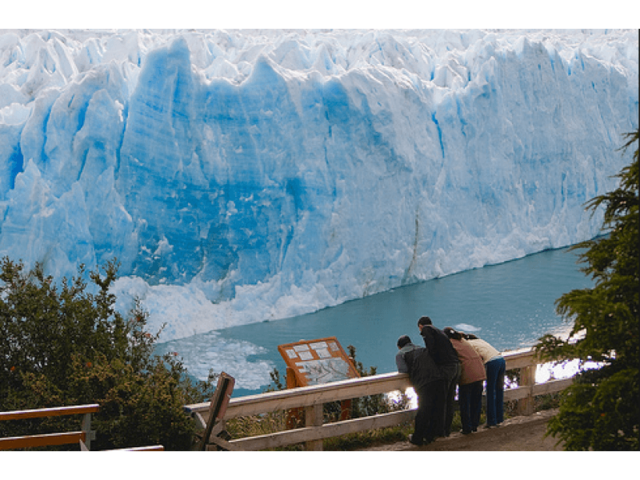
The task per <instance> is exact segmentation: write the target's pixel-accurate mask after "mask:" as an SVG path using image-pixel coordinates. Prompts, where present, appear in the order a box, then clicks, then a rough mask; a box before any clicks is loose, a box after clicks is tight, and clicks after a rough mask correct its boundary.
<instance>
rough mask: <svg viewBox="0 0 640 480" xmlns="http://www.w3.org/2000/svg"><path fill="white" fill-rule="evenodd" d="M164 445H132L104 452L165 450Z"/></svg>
mask: <svg viewBox="0 0 640 480" xmlns="http://www.w3.org/2000/svg"><path fill="white" fill-rule="evenodd" d="M163 451H164V447H163V446H162V445H151V446H148V447H130V448H115V449H113V450H103V452H163Z"/></svg>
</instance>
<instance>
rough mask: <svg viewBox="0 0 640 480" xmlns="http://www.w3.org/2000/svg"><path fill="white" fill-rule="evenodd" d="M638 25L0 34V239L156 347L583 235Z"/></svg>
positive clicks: (620, 121)
mask: <svg viewBox="0 0 640 480" xmlns="http://www.w3.org/2000/svg"><path fill="white" fill-rule="evenodd" d="M636 128H638V35H637V31H628V30H627V31H579V30H570V31H559V30H541V31H528V30H525V31H509V30H505V31H481V30H463V31H454V30H435V31H382V30H373V31H364V30H338V31H276V30H268V31H249V30H236V31H144V30H140V31H117V30H116V31H98V30H86V31H80V30H74V31H44V30H38V31H21V30H15V31H10V30H4V31H0V256H9V257H10V258H12V259H14V260H18V259H21V260H23V261H24V262H25V263H26V264H27V265H29V266H31V265H33V264H34V263H35V262H42V263H43V264H44V266H45V268H46V271H47V272H48V273H51V274H53V275H54V276H56V277H57V278H62V276H67V277H71V276H73V275H75V274H76V272H77V266H78V265H79V264H81V263H83V264H85V265H87V267H89V268H95V267H96V265H100V264H103V263H104V262H105V261H107V260H109V259H112V258H114V257H116V258H117V259H118V261H119V262H120V263H121V269H120V274H121V275H122V277H121V278H120V279H119V280H118V281H117V284H116V287H115V291H114V293H116V294H117V296H118V299H119V302H120V303H119V307H120V308H122V309H126V308H128V307H129V306H130V305H131V302H132V299H133V297H135V296H137V297H139V298H140V299H141V300H142V304H143V306H144V307H145V308H146V309H147V310H148V311H149V313H150V319H151V320H150V328H151V329H152V330H156V329H157V328H159V326H160V325H161V324H163V323H165V322H166V323H167V327H166V329H165V330H164V331H163V334H162V337H161V340H165V341H166V340H171V339H179V338H183V337H188V336H190V335H193V334H197V333H205V332H210V331H212V330H216V329H221V328H224V327H227V326H233V325H241V324H248V323H252V322H259V321H263V320H267V319H268V320H273V319H280V318H286V317H291V316H294V315H299V314H302V313H306V312H312V311H315V310H318V309H321V308H324V307H327V306H332V305H337V304H340V303H342V302H345V301H347V300H350V299H355V298H360V297H363V296H366V295H371V294H373V293H376V292H381V291H385V290H389V289H391V288H394V287H398V286H401V285H406V284H410V283H413V282H418V281H423V280H428V279H431V278H435V277H440V276H444V275H448V274H451V273H455V272H459V271H463V270H467V269H472V268H477V267H482V266H484V265H488V264H496V263H500V262H504V261H507V260H511V259H514V258H519V257H522V256H524V255H527V254H531V253H535V252H538V251H541V250H544V249H548V248H557V247H562V246H566V245H570V244H574V243H576V242H579V241H582V240H585V239H588V238H592V237H594V236H595V235H597V234H598V233H599V229H600V226H601V224H602V215H601V213H600V214H597V215H595V216H594V217H593V218H591V217H590V215H589V213H588V212H585V211H584V205H583V204H584V203H585V202H586V201H587V200H589V199H591V198H592V197H594V196H595V195H600V194H603V193H605V192H607V191H609V190H611V189H612V188H615V186H616V185H617V179H615V178H612V175H615V174H616V173H617V172H619V170H620V169H621V168H622V167H623V166H624V165H626V164H628V163H629V161H630V158H631V154H630V153H628V154H626V155H622V154H621V152H620V151H617V149H618V148H619V147H620V146H621V145H622V144H623V138H622V135H623V134H624V133H626V132H630V131H632V130H635V129H636Z"/></svg>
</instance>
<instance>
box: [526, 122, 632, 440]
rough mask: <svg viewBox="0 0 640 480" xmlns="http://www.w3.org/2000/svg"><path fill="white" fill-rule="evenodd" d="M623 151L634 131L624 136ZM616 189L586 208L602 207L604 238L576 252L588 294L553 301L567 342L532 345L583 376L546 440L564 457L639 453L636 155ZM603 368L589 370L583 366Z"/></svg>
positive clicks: (565, 397) (569, 392)
mask: <svg viewBox="0 0 640 480" xmlns="http://www.w3.org/2000/svg"><path fill="white" fill-rule="evenodd" d="M627 138H628V142H627V143H626V144H625V145H624V147H623V149H625V150H626V149H627V148H628V147H630V146H631V145H632V144H633V143H634V142H637V141H638V131H636V132H634V133H631V134H628V135H627ZM618 177H619V178H620V185H619V187H618V188H617V189H616V190H614V191H612V192H610V193H607V194H605V195H601V196H598V197H596V198H594V199H592V200H591V201H590V202H588V203H587V209H590V210H591V211H592V212H593V211H595V210H596V209H597V208H598V207H601V206H602V207H604V223H603V233H606V234H607V235H605V236H602V237H598V238H596V239H592V240H589V241H586V242H583V243H581V244H579V245H576V246H575V247H573V249H586V250H585V251H584V252H583V253H582V254H581V255H580V262H581V263H583V264H584V265H585V266H584V267H583V268H581V270H582V271H583V272H584V273H585V274H587V275H590V276H591V277H592V278H593V279H594V280H595V286H594V287H593V288H587V289H580V290H573V291H571V292H569V293H567V294H565V295H563V296H562V297H560V298H559V299H558V300H557V301H556V309H557V312H558V313H559V314H560V315H562V316H563V317H565V318H567V319H570V320H573V327H572V329H571V331H570V334H569V337H568V338H567V339H566V340H562V339H559V338H556V337H553V336H551V335H546V336H544V337H542V338H541V339H540V341H539V343H538V345H537V346H536V349H537V350H538V351H539V352H540V353H541V355H542V357H543V358H546V359H551V360H560V359H563V358H568V359H579V360H580V366H581V370H580V373H579V375H578V376H577V378H576V381H575V382H574V384H573V385H572V386H571V387H569V388H568V389H567V390H566V391H565V392H564V393H563V395H562V400H561V404H560V410H559V414H558V415H557V416H556V417H555V418H554V419H553V420H552V421H551V422H550V423H549V428H548V433H549V434H551V435H553V436H558V437H559V438H560V439H561V440H563V441H564V442H565V448H566V449H567V450H588V449H593V450H638V447H639V445H638V424H639V416H640V411H639V402H638V398H639V392H640V390H639V388H638V383H639V382H638V374H639V362H640V348H639V344H640V342H639V340H638V338H639V337H638V334H639V322H640V316H639V311H640V310H639V309H640V299H639V297H640V293H639V290H640V288H639V287H640V281H639V274H640V261H639V254H640V235H639V229H638V222H639V220H640V218H639V212H638V205H639V201H638V185H639V178H640V177H639V175H638V150H636V151H635V153H634V157H633V161H632V163H631V164H630V165H628V166H627V167H625V168H623V169H622V171H621V172H620V173H619V174H618ZM587 361H595V362H600V363H601V364H602V367H601V368H598V369H591V370H587V369H585V368H584V365H585V362H587Z"/></svg>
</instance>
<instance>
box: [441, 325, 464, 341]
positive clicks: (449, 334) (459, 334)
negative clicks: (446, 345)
mask: <svg viewBox="0 0 640 480" xmlns="http://www.w3.org/2000/svg"><path fill="white" fill-rule="evenodd" d="M442 331H443V332H444V333H445V334H446V335H447V337H449V338H454V339H456V340H462V338H463V336H464V334H463V333H462V332H458V331H457V330H456V329H454V328H451V327H446V328H445V329H444V330H442Z"/></svg>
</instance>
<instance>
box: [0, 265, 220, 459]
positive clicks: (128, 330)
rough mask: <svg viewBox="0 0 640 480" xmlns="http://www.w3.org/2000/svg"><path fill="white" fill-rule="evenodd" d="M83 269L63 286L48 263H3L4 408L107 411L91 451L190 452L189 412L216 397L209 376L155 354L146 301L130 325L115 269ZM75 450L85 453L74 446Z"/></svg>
mask: <svg viewBox="0 0 640 480" xmlns="http://www.w3.org/2000/svg"><path fill="white" fill-rule="evenodd" d="M102 270H103V274H102V275H101V274H100V273H99V272H89V278H90V279H91V282H92V283H91V284H90V285H88V284H87V283H86V282H85V281H84V280H83V278H84V277H85V271H84V268H83V267H81V268H80V269H79V272H78V275H77V277H74V278H73V279H72V280H71V281H68V280H67V279H63V280H62V282H61V283H60V284H56V282H55V281H54V279H53V278H52V277H51V276H46V275H45V274H44V273H43V269H42V267H41V266H40V265H36V266H35V267H34V268H33V269H32V270H30V271H25V268H24V265H23V264H22V263H16V262H13V261H11V260H10V259H8V258H6V257H5V258H4V259H2V262H1V265H0V342H1V343H0V346H1V352H2V353H1V354H0V411H9V410H21V409H32V408H46V407H57V406H66V405H81V404H88V403H98V404H100V411H99V412H98V413H96V414H94V415H93V422H92V428H94V429H95V430H96V431H97V437H96V439H95V440H94V441H93V442H92V449H93V450H102V449H112V448H125V447H135V446H145V445H156V444H161V445H163V446H164V447H165V449H167V450H185V449H189V448H190V446H191V444H192V442H193V439H194V433H195V431H194V430H195V425H194V422H193V421H192V419H191V418H190V417H189V416H188V415H186V414H185V413H184V411H183V405H185V404H189V403H196V402H201V401H204V400H205V399H206V398H208V397H209V396H210V395H211V392H212V383H211V379H209V380H208V381H206V382H200V381H198V382H193V381H192V380H191V379H190V378H189V377H188V376H187V371H186V369H185V367H184V365H183V364H182V362H181V361H180V360H179V359H178V358H177V357H176V356H174V355H171V354H166V355H163V356H156V355H154V354H153V349H154V343H155V342H156V341H157V339H158V336H159V334H160V332H158V333H156V334H155V335H152V334H150V333H148V332H146V331H145V327H146V324H147V320H148V315H147V313H146V312H145V311H143V310H142V308H141V307H140V305H139V303H138V302H136V305H135V307H134V308H133V309H132V311H131V312H130V313H129V314H128V316H127V318H124V317H123V316H122V315H121V314H120V313H118V312H117V311H115V309H114V305H115V300H116V298H115V296H114V295H113V294H111V293H110V292H109V288H110V286H111V285H112V284H113V282H114V281H115V279H116V274H117V265H116V263H115V262H109V263H108V264H107V265H105V266H104V268H103V269H102ZM78 426H79V420H78V418H73V417H53V418H49V419H45V420H39V421H36V420H30V421H24V422H23V421H11V422H2V423H1V424H0V436H14V435H27V434H34V433H48V432H53V431H65V430H77V429H78ZM76 448H77V447H76Z"/></svg>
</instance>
